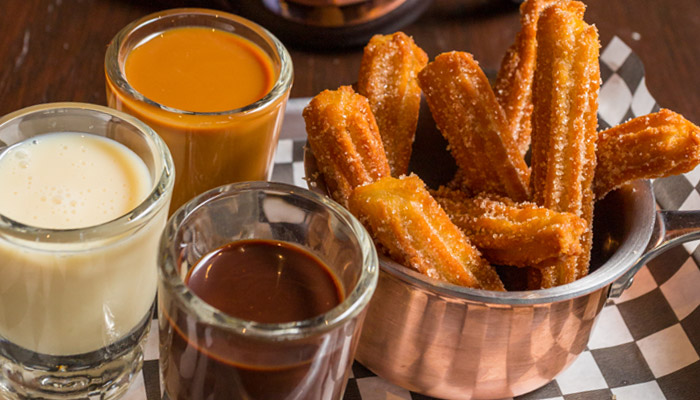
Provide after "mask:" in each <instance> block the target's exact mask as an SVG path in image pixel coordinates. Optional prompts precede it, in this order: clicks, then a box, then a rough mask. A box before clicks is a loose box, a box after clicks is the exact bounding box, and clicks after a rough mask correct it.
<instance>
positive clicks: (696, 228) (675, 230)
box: [608, 210, 700, 297]
mask: <svg viewBox="0 0 700 400" xmlns="http://www.w3.org/2000/svg"><path fill="white" fill-rule="evenodd" d="M698 238H700V211H670V210H660V211H657V212H656V220H655V223H654V230H653V232H652V235H651V239H649V244H648V245H647V248H646V250H645V251H644V254H642V256H641V257H639V259H638V260H637V262H636V263H635V264H634V265H633V266H632V268H630V269H629V270H627V272H625V273H624V274H623V275H622V276H621V277H620V278H618V279H617V280H616V281H615V282H613V284H612V286H611V287H610V292H609V293H608V296H609V297H620V295H621V294H622V292H623V291H625V289H627V288H629V287H630V285H632V282H633V281H634V275H635V274H636V273H637V271H639V269H640V268H642V266H643V265H644V264H646V263H647V262H649V261H650V260H651V259H653V258H655V257H656V256H658V255H659V254H661V253H663V252H665V251H666V250H668V249H670V248H671V247H674V246H677V245H679V244H681V243H685V242H689V241H691V240H695V239H698Z"/></svg>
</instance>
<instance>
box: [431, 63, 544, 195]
mask: <svg viewBox="0 0 700 400" xmlns="http://www.w3.org/2000/svg"><path fill="white" fill-rule="evenodd" d="M418 82H419V84H420V87H421V89H423V92H424V93H425V96H426V100H427V102H428V106H429V107H430V112H431V114H432V115H433V119H435V122H436V124H437V126H438V128H439V129H440V132H441V133H442V135H443V136H445V138H446V139H447V141H448V142H449V148H450V152H451V153H452V155H453V157H454V158H455V160H456V162H457V166H458V167H459V168H460V170H461V171H460V173H461V176H463V178H464V185H465V186H466V187H468V188H469V190H471V191H473V192H475V193H479V192H486V193H494V194H501V195H507V196H508V197H510V198H512V199H513V200H516V201H523V200H527V199H528V197H529V189H528V180H529V173H530V172H529V169H528V167H527V164H526V163H525V160H524V159H523V157H522V155H521V154H520V152H519V150H518V148H517V146H516V144H515V141H514V140H513V137H512V136H511V132H510V131H509V130H508V126H507V124H506V119H505V114H504V112H503V109H502V108H501V106H500V105H499V104H498V102H497V101H496V96H495V95H494V93H493V90H492V89H491V86H490V85H489V82H488V79H486V76H485V75H484V72H483V71H482V70H481V68H479V65H478V63H477V62H476V61H475V60H474V58H473V57H472V55H471V54H469V53H464V52H449V53H443V54H441V55H439V56H437V57H436V58H435V60H434V61H433V62H431V63H429V64H428V65H427V66H426V67H425V68H424V69H423V70H422V71H421V72H420V73H419V74H418Z"/></svg>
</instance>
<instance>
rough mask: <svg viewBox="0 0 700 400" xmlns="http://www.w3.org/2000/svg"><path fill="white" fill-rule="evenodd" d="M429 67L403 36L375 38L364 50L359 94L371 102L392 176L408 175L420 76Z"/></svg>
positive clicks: (423, 57) (358, 82)
mask: <svg viewBox="0 0 700 400" xmlns="http://www.w3.org/2000/svg"><path fill="white" fill-rule="evenodd" d="M427 63H428V56H427V55H426V54H425V52H424V51H423V50H422V49H421V48H420V47H418V46H417V45H416V44H415V43H414V41H413V39H412V38H411V37H409V36H408V35H406V34H405V33H403V32H396V33H394V34H391V35H375V36H373V37H372V39H370V41H369V43H368V44H367V46H365V49H364V53H363V56H362V63H361V65H360V74H359V77H358V80H357V92H358V93H360V94H361V95H363V96H365V97H367V99H368V100H369V104H370V107H371V108H372V112H373V113H374V117H375V118H376V120H377V126H378V127H379V134H380V135H381V138H382V143H383V145H384V151H385V152H386V156H387V159H388V160H389V165H390V167H391V174H392V176H401V175H404V174H406V172H407V171H408V162H409V161H410V159H411V148H412V145H413V140H414V138H415V134H416V125H417V124H418V110H419V108H420V97H421V90H420V87H419V86H418V82H417V81H416V75H417V74H418V72H419V71H420V70H421V69H423V67H425V65H426V64H427Z"/></svg>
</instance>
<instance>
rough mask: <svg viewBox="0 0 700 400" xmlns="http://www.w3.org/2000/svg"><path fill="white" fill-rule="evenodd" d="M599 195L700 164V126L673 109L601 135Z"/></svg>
mask: <svg viewBox="0 0 700 400" xmlns="http://www.w3.org/2000/svg"><path fill="white" fill-rule="evenodd" d="M596 154H597V157H598V165H597V167H596V172H595V180H594V190H595V194H596V197H597V198H599V199H600V198H602V197H604V196H605V195H606V194H607V193H609V192H610V191H612V190H615V189H617V188H619V187H620V186H622V185H624V184H626V183H628V182H631V181H633V180H637V179H656V178H663V177H667V176H671V175H677V174H682V173H685V172H689V171H691V170H693V169H694V168H695V167H696V166H697V165H698V164H700V128H698V126H696V125H695V124H693V123H692V122H690V121H688V120H687V119H685V118H684V117H683V116H682V115H680V114H678V113H675V112H673V111H671V110H667V109H661V110H659V111H658V112H656V113H652V114H648V115H644V116H640V117H637V118H633V119H631V120H629V121H627V122H625V123H623V124H620V125H617V126H614V127H612V128H609V129H606V130H604V131H602V132H600V134H599V139H598V149H597V152H596Z"/></svg>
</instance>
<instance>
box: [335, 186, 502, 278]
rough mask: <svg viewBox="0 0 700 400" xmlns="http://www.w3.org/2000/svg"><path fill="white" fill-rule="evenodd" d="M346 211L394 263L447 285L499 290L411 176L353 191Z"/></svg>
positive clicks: (490, 269) (488, 267) (475, 253)
mask: <svg viewBox="0 0 700 400" xmlns="http://www.w3.org/2000/svg"><path fill="white" fill-rule="evenodd" d="M348 206H349V209H350V211H351V212H352V213H353V214H355V215H356V216H357V217H358V218H359V219H360V220H361V221H362V222H363V223H364V224H365V226H366V227H367V228H368V230H369V231H370V232H371V233H372V235H373V236H374V238H375V240H376V241H377V242H378V243H379V244H381V246H382V247H384V248H386V249H387V250H388V252H389V255H390V256H391V258H392V259H393V260H394V261H396V262H398V263H400V264H403V265H406V266H409V267H411V268H413V269H415V270H417V271H419V272H421V273H423V274H425V275H427V276H429V277H431V278H434V279H439V280H443V281H446V282H449V283H453V284H457V285H461V286H467V287H472V288H477V289H486V290H499V291H503V290H504V288H503V284H502V282H501V281H500V278H499V277H498V274H497V273H496V271H495V270H494V269H493V267H492V266H491V265H489V264H488V262H486V261H485V260H484V259H483V258H482V257H481V254H480V253H479V251H478V250H477V249H476V248H474V247H473V246H472V245H471V243H470V242H469V239H467V237H466V236H465V235H464V233H462V231H460V229H459V228H458V227H456V226H455V225H454V224H453V223H452V222H451V221H450V219H449V217H448V216H447V214H446V213H445V212H444V211H443V210H442V208H440V206H439V205H438V203H437V202H436V201H435V199H433V198H432V196H430V194H429V193H428V191H427V190H426V188H425V185H424V183H423V181H421V180H420V178H418V177H417V176H415V175H410V176H405V177H402V178H393V177H385V178H382V179H379V180H377V181H376V182H374V183H371V184H367V185H364V186H360V187H357V188H356V189H355V190H354V191H353V193H352V194H351V196H350V199H349V202H348Z"/></svg>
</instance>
